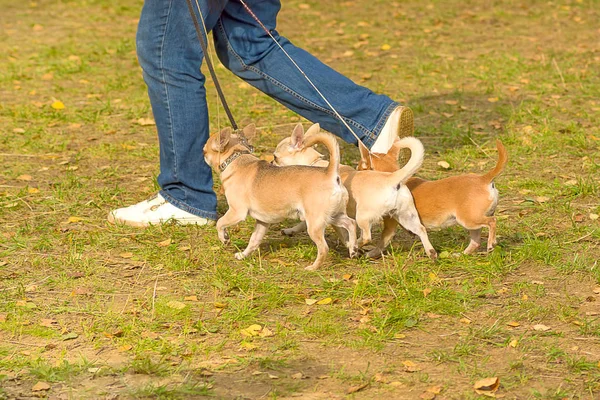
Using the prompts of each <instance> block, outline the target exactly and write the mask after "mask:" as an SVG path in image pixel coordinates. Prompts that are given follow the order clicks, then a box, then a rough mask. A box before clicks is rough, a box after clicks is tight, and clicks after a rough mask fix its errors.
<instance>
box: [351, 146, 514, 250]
mask: <svg viewBox="0 0 600 400" xmlns="http://www.w3.org/2000/svg"><path fill="white" fill-rule="evenodd" d="M496 147H497V148H498V162H497V164H496V166H495V167H494V168H493V169H492V170H491V171H489V172H488V173H486V174H483V175H477V174H466V175H460V176H453V177H450V178H445V179H440V180H438V181H426V180H424V179H421V178H416V177H412V178H410V179H409V180H408V181H407V182H406V185H407V186H408V188H409V189H410V191H411V192H412V195H413V198H414V200H415V205H416V206H417V211H418V212H419V217H420V218H421V222H422V223H423V225H425V227H426V228H427V229H442V228H446V227H449V226H452V225H456V224H459V225H461V226H462V227H464V228H465V229H467V230H468V231H469V233H470V236H471V242H470V243H469V245H468V246H467V248H466V249H465V250H464V253H465V254H472V253H474V252H476V251H477V249H478V248H479V246H480V245H481V229H482V228H483V227H484V226H487V227H488V228H489V236H488V242H487V250H488V251H491V250H492V249H493V248H494V246H495V245H496V218H494V216H493V215H494V211H495V210H496V206H497V205H498V190H497V189H496V187H495V186H494V182H493V181H494V178H496V176H498V175H499V174H500V173H501V172H502V170H503V169H504V166H505V165H506V162H507V161H508V154H507V152H506V149H505V148H504V145H503V144H502V142H500V141H499V140H496ZM400 149H401V143H400V142H399V141H396V142H395V143H394V144H393V146H392V148H391V149H390V150H389V151H388V153H387V154H375V155H374V156H372V155H370V154H369V152H368V150H367V149H366V148H361V149H360V151H361V160H360V162H359V165H358V169H359V170H376V171H389V172H391V171H395V170H397V169H398V163H397V159H398V154H399V151H400ZM387 224H388V225H387V226H384V234H383V235H384V236H385V232H386V231H388V234H389V231H395V230H396V226H395V221H387ZM392 235H393V234H392Z"/></svg>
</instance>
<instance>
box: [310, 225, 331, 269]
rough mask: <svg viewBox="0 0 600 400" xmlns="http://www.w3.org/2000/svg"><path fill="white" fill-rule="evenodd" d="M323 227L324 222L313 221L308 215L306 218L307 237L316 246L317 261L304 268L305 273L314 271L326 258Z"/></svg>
mask: <svg viewBox="0 0 600 400" xmlns="http://www.w3.org/2000/svg"><path fill="white" fill-rule="evenodd" d="M325 225H326V224H325V221H318V220H313V219H311V218H310V217H309V216H308V215H307V216H306V226H307V231H308V236H310V238H311V239H312V241H313V242H315V244H316V245H317V259H316V260H315V262H313V263H312V264H311V265H309V266H308V267H306V268H305V269H306V270H307V271H315V270H316V269H318V268H319V267H320V266H321V264H323V261H325V258H327V252H328V251H329V246H327V242H326V241H325Z"/></svg>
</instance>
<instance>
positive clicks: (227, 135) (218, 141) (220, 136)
mask: <svg viewBox="0 0 600 400" xmlns="http://www.w3.org/2000/svg"><path fill="white" fill-rule="evenodd" d="M216 135H217V137H216V138H215V141H213V145H212V148H213V150H214V151H218V152H222V151H224V150H225V147H227V145H228V144H229V139H231V128H225V129H223V130H221V132H219V133H216Z"/></svg>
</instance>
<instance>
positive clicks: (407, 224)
mask: <svg viewBox="0 0 600 400" xmlns="http://www.w3.org/2000/svg"><path fill="white" fill-rule="evenodd" d="M396 218H397V221H398V222H399V223H400V225H402V226H403V227H404V228H406V229H407V230H408V231H410V232H412V233H414V234H415V235H417V236H418V237H419V239H421V243H423V247H425V253H426V254H427V255H428V256H429V258H431V259H432V260H435V259H437V252H436V251H435V249H434V248H433V246H432V245H431V242H430V241H429V236H428V235H427V229H425V227H424V226H423V224H421V221H420V219H419V214H418V213H417V210H416V209H415V210H414V211H412V210H411V211H408V212H403V213H398V214H396Z"/></svg>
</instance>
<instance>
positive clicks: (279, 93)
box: [213, 0, 413, 152]
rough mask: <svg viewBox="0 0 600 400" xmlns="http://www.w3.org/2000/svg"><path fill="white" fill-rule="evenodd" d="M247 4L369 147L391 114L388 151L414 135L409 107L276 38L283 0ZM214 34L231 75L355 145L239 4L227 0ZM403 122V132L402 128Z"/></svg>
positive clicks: (249, 0)
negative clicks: (401, 138) (397, 138)
mask: <svg viewBox="0 0 600 400" xmlns="http://www.w3.org/2000/svg"><path fill="white" fill-rule="evenodd" d="M245 2H246V4H248V6H249V7H250V8H251V9H252V11H253V12H254V13H255V15H256V16H257V17H258V18H259V19H260V21H261V22H262V23H263V24H264V25H265V26H266V27H267V28H268V29H269V31H270V32H271V33H272V35H273V36H274V37H275V38H276V39H277V41H278V43H279V44H280V45H281V46H282V47H283V48H284V49H285V50H286V52H287V53H288V54H289V55H290V56H291V57H292V59H293V60H294V61H295V62H296V63H297V64H298V65H299V66H300V68H301V69H302V70H303V71H304V72H305V73H306V74H307V75H308V77H309V78H310V79H311V80H312V82H313V83H314V85H315V86H316V87H317V88H318V89H319V91H321V93H322V94H323V95H324V96H325V98H326V99H327V100H328V101H329V102H330V103H331V104H332V105H333V107H334V108H335V109H336V110H337V111H338V112H339V113H340V114H341V115H342V116H343V117H344V120H345V121H346V123H347V124H348V125H349V126H350V127H351V128H352V130H353V131H354V132H355V133H356V134H357V135H358V137H359V138H360V139H361V141H362V142H363V143H364V144H365V145H366V146H367V147H368V148H371V147H372V146H373V145H374V143H375V142H376V140H377V139H378V135H380V133H381V132H382V130H384V126H385V125H386V122H387V121H388V119H390V118H389V117H390V115H396V117H397V118H396V120H395V121H391V122H390V124H388V125H390V127H389V128H388V129H387V130H389V131H394V132H393V135H388V136H390V138H391V141H389V140H388V138H386V140H385V142H386V145H385V146H387V148H389V146H391V143H392V142H393V138H394V137H395V136H396V135H397V134H398V133H400V134H401V136H406V135H410V134H412V129H413V125H412V112H411V111H410V109H408V108H399V105H398V104H397V103H396V102H394V101H393V100H391V99H390V98H389V97H387V96H383V95H378V94H376V93H373V92H372V91H371V90H369V89H367V88H365V87H362V86H359V85H357V84H355V83H354V82H352V81H351V80H350V79H348V78H346V77H345V76H343V75H342V74H340V73H338V72H336V71H334V70H333V69H331V68H330V67H328V66H327V65H325V64H323V63H322V62H321V61H319V60H318V59H317V58H316V57H314V56H312V55H311V54H309V53H308V52H306V51H304V50H302V49H300V48H298V47H296V46H294V45H293V44H292V43H291V42H290V41H289V40H287V39H286V38H284V37H282V36H280V35H279V34H278V32H277V31H276V30H275V26H276V19H277V14H278V12H279V10H280V7H281V4H280V1H279V0H267V1H262V0H261V1H258V0H245ZM213 35H214V38H215V47H216V49H217V55H218V56H219V59H220V60H221V62H222V63H223V64H224V65H225V66H226V67H227V68H228V69H230V70H231V71H232V72H233V73H235V74H236V75H237V76H239V77H240V78H242V79H244V80H245V81H246V82H248V83H249V84H251V85H253V86H255V87H256V88H258V89H260V90H261V91H263V92H265V93H266V94H268V95H269V96H271V97H273V98H274V99H276V100H277V101H279V102H280V103H282V104H284V105H285V106H286V107H288V108H290V109H291V110H293V111H295V112H297V113H298V114H300V115H302V116H303V117H305V118H307V119H308V120H310V121H313V122H319V123H320V124H321V126H322V127H323V128H324V129H326V130H327V131H330V132H332V133H334V134H336V135H337V136H340V137H341V138H342V139H344V140H345V141H346V142H349V143H354V144H357V140H356V138H355V137H354V135H352V133H351V132H350V131H349V130H348V129H347V128H346V127H345V125H344V124H343V123H341V122H340V120H339V118H338V117H337V116H336V115H335V113H334V112H333V111H332V110H331V108H330V107H329V106H328V105H327V103H326V102H325V101H324V100H323V99H322V98H321V96H320V95H319V94H318V93H317V92H316V91H315V89H314V88H313V87H312V85H310V83H309V82H308V81H307V80H306V79H305V78H304V76H302V74H301V73H300V72H299V71H298V69H297V68H296V67H295V66H294V65H293V63H292V62H291V61H290V60H289V59H288V58H287V56H286V55H285V54H284V53H283V51H281V49H280V48H279V47H278V46H277V44H276V43H275V42H274V41H273V40H272V39H271V38H270V37H269V35H268V34H267V33H266V32H265V31H264V29H263V28H262V27H261V26H260V25H259V24H258V23H257V22H256V21H255V19H254V18H253V17H252V16H251V15H250V14H249V13H248V12H247V10H246V9H244V7H243V5H242V4H241V3H240V2H239V0H231V1H229V2H228V4H227V6H226V7H225V9H224V11H223V13H222V14H221V18H220V19H219V22H218V23H217V26H216V27H215V28H214V31H213ZM395 110H398V111H396V112H395ZM402 110H404V111H402ZM392 119H393V118H392ZM401 123H404V126H403V128H399V125H400V124H401ZM388 141H389V145H387V142H388ZM385 146H383V147H385ZM387 148H386V149H385V151H383V152H386V151H387Z"/></svg>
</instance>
